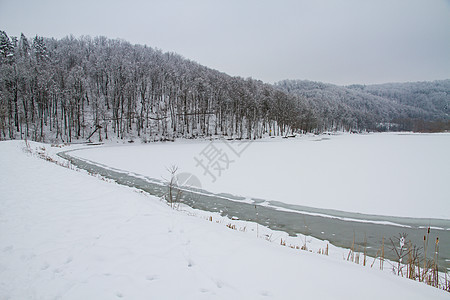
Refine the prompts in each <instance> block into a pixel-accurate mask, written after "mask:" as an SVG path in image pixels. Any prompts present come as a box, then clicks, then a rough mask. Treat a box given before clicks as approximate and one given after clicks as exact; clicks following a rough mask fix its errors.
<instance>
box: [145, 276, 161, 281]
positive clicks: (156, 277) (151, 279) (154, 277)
mask: <svg viewBox="0 0 450 300" xmlns="http://www.w3.org/2000/svg"><path fill="white" fill-rule="evenodd" d="M145 279H146V280H148V281H153V280H156V279H158V276H156V275H149V276H147V277H145Z"/></svg>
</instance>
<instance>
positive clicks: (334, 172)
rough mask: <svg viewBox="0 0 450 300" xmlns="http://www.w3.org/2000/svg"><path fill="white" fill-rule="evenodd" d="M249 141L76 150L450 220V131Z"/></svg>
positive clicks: (279, 193) (239, 190)
mask: <svg viewBox="0 0 450 300" xmlns="http://www.w3.org/2000/svg"><path fill="white" fill-rule="evenodd" d="M211 143H212V144H211ZM248 143H249V142H248V141H244V142H243V143H242V145H240V142H237V141H223V140H222V141H221V140H214V141H213V142H210V141H186V140H181V141H176V142H173V143H172V142H166V143H152V144H132V145H120V146H113V145H111V144H109V145H106V146H103V147H100V148H96V149H93V148H90V149H86V150H81V151H77V152H74V154H73V155H74V156H77V157H81V158H85V159H89V160H92V161H95V162H99V163H102V164H105V165H107V166H111V167H115V168H118V169H122V170H128V171H132V172H135V173H138V174H142V175H146V176H150V177H153V178H158V179H161V178H168V177H169V173H168V172H167V168H169V167H170V166H172V165H176V166H178V168H179V172H187V173H191V174H194V175H195V176H196V177H197V178H198V179H199V180H200V181H201V185H202V187H203V188H204V189H206V190H208V191H211V192H216V193H230V194H234V195H239V196H244V197H247V198H249V197H253V198H260V199H264V200H276V201H280V202H284V203H289V204H298V205H303V206H310V207H316V208H326V209H336V210H341V211H348V212H357V213H366V214H375V215H387V216H402V217H416V218H442V219H450V201H449V199H450V198H449V195H450V184H448V182H449V179H450V155H449V149H450V134H449V133H443V134H412V133H383V134H340V135H320V136H311V135H309V136H300V137H296V138H290V139H281V138H274V139H270V138H266V139H262V140H256V141H253V142H251V143H250V144H248ZM218 151H220V154H217V153H219V152H218ZM214 153H216V158H215V159H212V160H211V162H212V163H211V164H210V166H209V168H208V171H209V172H211V173H208V172H205V169H204V168H202V167H201V166H200V165H199V164H198V163H197V161H196V159H197V160H201V161H202V164H203V165H206V164H207V163H208V157H209V158H211V157H213V154H214ZM220 157H221V159H219V158H220ZM219 167H220V168H222V169H223V170H220V173H221V174H219V170H217V169H218V168H219ZM211 174H212V175H211ZM213 176H214V177H215V178H214V177H213Z"/></svg>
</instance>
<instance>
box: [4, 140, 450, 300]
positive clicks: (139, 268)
mask: <svg viewBox="0 0 450 300" xmlns="http://www.w3.org/2000/svg"><path fill="white" fill-rule="evenodd" d="M23 146H24V142H21V141H9V142H0V153H1V155H0V179H1V180H0V253H1V254H0V299H266V298H273V299H293V298H299V297H302V298H309V299H330V298H334V299H392V298H394V299H448V293H447V292H444V291H442V290H438V289H436V288H433V287H429V286H426V285H425V284H422V283H419V282H415V281H411V280H408V279H404V278H400V277H397V276H395V275H392V274H390V273H389V272H388V271H384V272H383V271H379V270H377V269H376V268H370V267H362V266H359V265H356V264H353V263H349V262H347V261H344V260H343V259H342V256H341V255H337V256H336V255H331V254H332V253H333V251H338V250H339V249H335V248H330V252H331V253H330V256H324V255H319V254H315V253H310V252H307V251H301V250H296V249H291V248H289V247H282V246H280V245H279V243H270V242H268V241H266V240H265V239H263V238H261V237H260V238H257V237H256V235H255V231H254V229H255V228H254V226H253V225H254V224H253V225H252V224H250V223H249V224H247V225H246V224H244V223H239V222H236V223H235V224H237V227H238V230H232V229H229V228H227V227H226V226H225V224H226V223H227V221H226V220H225V219H223V218H220V217H219V216H217V215H213V216H212V218H213V221H212V222H211V221H210V220H209V217H208V216H207V215H202V212H195V211H193V210H189V209H187V208H186V210H184V211H177V210H172V209H170V208H169V207H168V206H167V205H166V204H164V203H163V202H161V201H160V200H159V199H157V198H155V197H151V196H148V195H144V194H142V193H139V192H138V191H136V190H133V189H130V188H126V187H123V186H119V185H117V184H115V183H111V182H107V181H102V180H100V179H99V178H96V177H92V176H89V175H87V174H86V173H85V172H75V171H74V170H71V169H66V168H63V167H61V166H57V165H55V164H52V163H50V162H46V161H44V160H42V159H39V158H36V157H35V156H33V155H31V154H27V153H25V152H23V150H22V148H23ZM36 147H38V148H40V147H41V146H39V145H37V144H34V143H33V144H32V148H36ZM45 147H46V148H47V149H46V150H45V151H49V152H52V151H53V152H54V151H55V149H50V150H49V148H50V147H49V146H45ZM245 226H248V227H246V230H245V231H244V230H243V228H245ZM252 226H253V227H252ZM261 230H264V229H263V228H261Z"/></svg>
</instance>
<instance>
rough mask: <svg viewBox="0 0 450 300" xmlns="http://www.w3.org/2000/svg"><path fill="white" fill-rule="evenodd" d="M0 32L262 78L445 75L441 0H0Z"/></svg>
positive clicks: (449, 15)
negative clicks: (93, 43)
mask: <svg viewBox="0 0 450 300" xmlns="http://www.w3.org/2000/svg"><path fill="white" fill-rule="evenodd" d="M0 29H1V30H5V31H6V32H7V33H8V35H10V36H19V35H20V33H21V32H23V33H24V34H25V35H26V36H27V37H34V36H35V35H36V34H38V35H41V36H45V37H55V38H62V37H64V36H66V35H69V34H73V35H74V36H75V37H79V36H81V35H90V36H97V35H104V36H107V37H109V38H122V39H124V40H127V41H130V42H131V43H133V44H147V45H148V46H151V47H155V48H159V49H162V50H163V51H173V52H176V53H178V54H181V55H183V56H184V57H186V58H189V59H192V60H195V61H197V62H199V63H201V64H203V65H206V66H208V67H210V68H214V69H217V70H219V71H222V72H225V73H228V74H230V75H235V76H242V77H253V78H255V79H260V80H263V81H265V82H269V83H272V82H275V81H279V80H283V79H309V80H315V81H323V82H329V83H335V84H352V83H361V84H370V83H383V82H404V81H421V80H435V79H448V78H450V0H372V1H366V0H341V1H338V0H309V1H305V0H277V1H275V0H273V1H266V0H259V1H257V0H193V1H188V0H184V1H183V0H149V1H144V0H127V1H116V0H90V1H87V0H77V1H63V0H41V1H36V0H0Z"/></svg>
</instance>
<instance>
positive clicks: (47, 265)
mask: <svg viewBox="0 0 450 300" xmlns="http://www.w3.org/2000/svg"><path fill="white" fill-rule="evenodd" d="M49 267H50V265H49V264H48V263H45V264H43V265H42V267H41V271H45V270H47V269H48V268H49Z"/></svg>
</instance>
